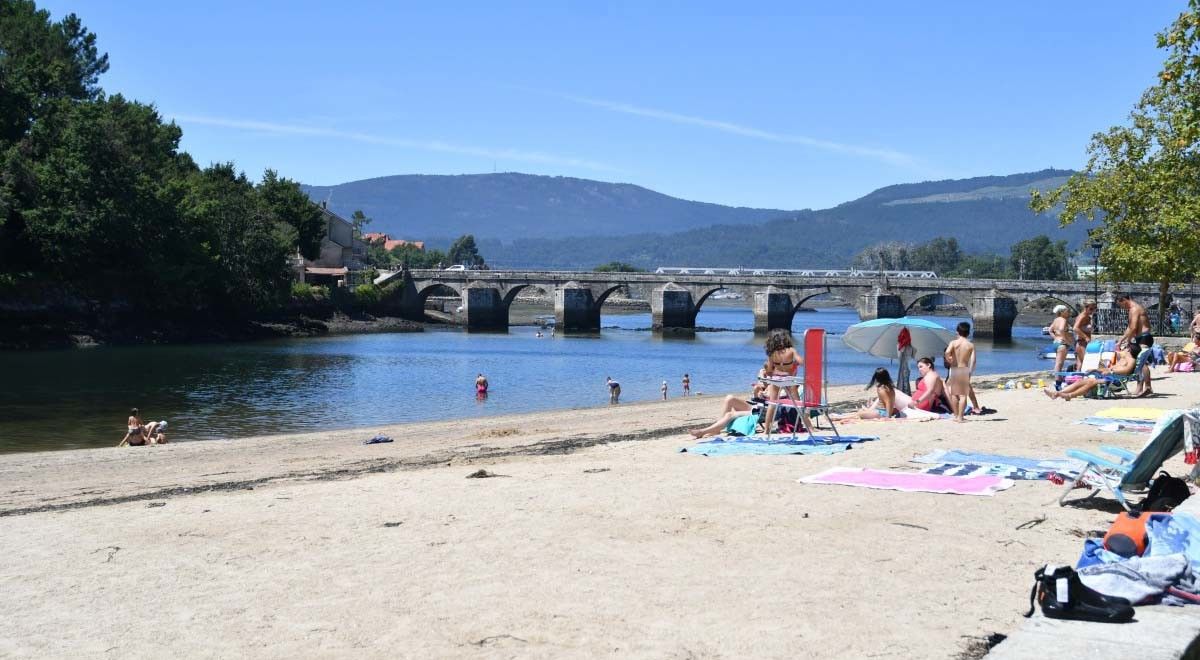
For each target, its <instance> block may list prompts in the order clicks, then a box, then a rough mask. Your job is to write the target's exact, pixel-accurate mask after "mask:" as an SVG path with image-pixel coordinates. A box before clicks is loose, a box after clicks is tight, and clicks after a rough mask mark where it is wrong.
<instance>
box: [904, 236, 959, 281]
mask: <svg viewBox="0 0 1200 660" xmlns="http://www.w3.org/2000/svg"><path fill="white" fill-rule="evenodd" d="M909 256H910V259H911V261H912V268H913V270H932V271H934V272H935V273H953V272H955V271H957V270H958V267H959V265H960V264H961V263H962V259H963V253H962V250H961V249H960V248H959V247H958V239H956V238H953V237H951V238H943V237H941V236H939V237H938V238H935V239H933V240H931V241H929V242H928V243H924V244H922V245H918V246H917V247H915V248H913V249H912V251H911V252H910V255H909Z"/></svg>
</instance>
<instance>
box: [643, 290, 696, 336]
mask: <svg viewBox="0 0 1200 660" xmlns="http://www.w3.org/2000/svg"><path fill="white" fill-rule="evenodd" d="M650 319H651V322H650V324H651V326H652V327H653V329H654V330H695V329H696V302H695V300H694V299H693V298H692V292H691V291H689V290H688V289H687V288H686V287H682V286H679V285H678V284H675V283H674V282H668V283H667V284H666V285H664V286H663V287H662V288H661V289H655V290H654V291H653V293H651V294H650Z"/></svg>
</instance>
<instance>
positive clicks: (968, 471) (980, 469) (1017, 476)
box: [921, 463, 1057, 481]
mask: <svg viewBox="0 0 1200 660" xmlns="http://www.w3.org/2000/svg"><path fill="white" fill-rule="evenodd" d="M921 471H922V472H924V473H925V474H940V475H944V476H947V477H978V476H981V475H991V476H994V477H1004V478H1005V479H1013V480H1016V481H1041V480H1043V479H1048V478H1050V475H1052V474H1054V473H1055V472H1057V471H1056V470H1041V469H1038V470H1030V469H1027V468H1019V467H1013V466H1011V465H996V464H994V463H942V464H940V465H931V466H929V467H927V468H925V469H924V470H921Z"/></svg>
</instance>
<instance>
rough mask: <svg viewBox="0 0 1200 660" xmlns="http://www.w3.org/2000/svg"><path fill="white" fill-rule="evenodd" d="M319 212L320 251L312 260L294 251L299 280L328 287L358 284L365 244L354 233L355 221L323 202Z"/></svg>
mask: <svg viewBox="0 0 1200 660" xmlns="http://www.w3.org/2000/svg"><path fill="white" fill-rule="evenodd" d="M321 214H322V216H324V218H325V237H324V238H322V239H321V253H320V255H318V256H317V258H316V259H312V260H309V259H304V258H302V257H299V255H297V268H296V270H297V276H298V279H299V281H301V282H307V283H309V284H320V285H324V286H331V287H335V286H354V285H356V284H361V283H362V282H361V281H360V280H361V279H362V273H363V271H364V270H365V268H366V265H365V261H366V255H367V244H366V243H364V242H363V241H361V240H359V239H357V238H355V237H354V225H352V224H350V222H349V221H347V220H346V219H345V218H343V217H341V216H339V215H338V214H336V213H334V212H333V211H330V210H329V209H328V208H326V207H325V203H324V202H322V203H321Z"/></svg>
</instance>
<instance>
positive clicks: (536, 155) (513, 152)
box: [173, 115, 620, 172]
mask: <svg viewBox="0 0 1200 660" xmlns="http://www.w3.org/2000/svg"><path fill="white" fill-rule="evenodd" d="M173 119H174V120H175V121H178V122H182V123H189V124H201V125H204V126H218V127H222V128H234V129H238V130H244V131H255V132H259V133H273V134H277V135H303V136H309V137H324V138H334V139H339V140H350V141H353V142H362V143H365V144H378V145H384V146H389V147H399V148H401V149H416V150H418V151H435V152H439V153H448V154H458V155H462V156H477V157H480V158H486V159H488V160H504V161H520V162H525V163H540V164H543V165H555V166H559V167H577V168H582V169H588V170H595V171H600V172H619V171H620V170H619V169H617V168H615V167H612V166H611V165H606V164H605V163H599V162H596V161H591V160H585V159H582V158H573V157H570V156H560V155H557V154H548V153H545V152H541V151H525V150H522V149H493V148H490V147H479V146H472V145H462V144H452V143H449V142H442V141H440V140H411V139H406V138H393V137H387V136H382V135H372V134H370V133H358V132H354V131H341V130H337V129H332V128H322V127H319V126H304V125H298V124H278V123H273V122H265V121H255V120H249V119H230V118H225V117H207V116H202V115H174V116H173Z"/></svg>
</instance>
